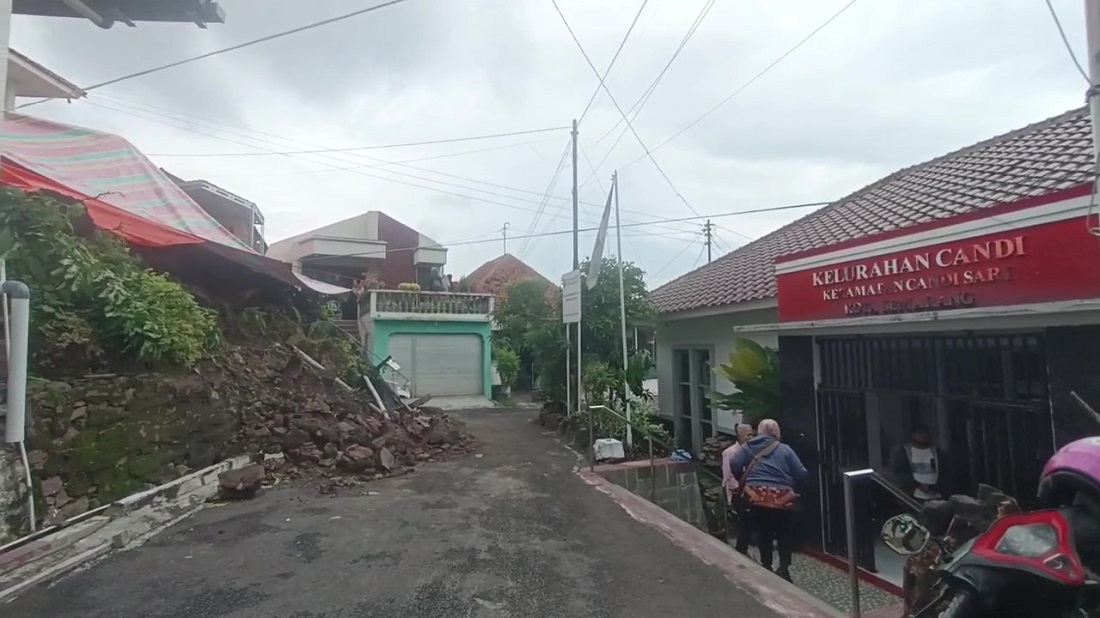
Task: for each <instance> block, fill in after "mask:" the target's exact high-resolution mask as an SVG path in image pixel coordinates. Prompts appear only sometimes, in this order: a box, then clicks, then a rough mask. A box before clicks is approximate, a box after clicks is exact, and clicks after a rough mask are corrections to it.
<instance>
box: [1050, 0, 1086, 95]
mask: <svg viewBox="0 0 1100 618" xmlns="http://www.w3.org/2000/svg"><path fill="white" fill-rule="evenodd" d="M1046 3H1047V8H1048V9H1049V10H1050V17H1051V19H1053V20H1054V25H1055V26H1056V27H1057V28H1058V34H1059V35H1060V36H1061V37H1062V43H1063V44H1065V46H1066V51H1067V52H1069V58H1070V60H1072V61H1073V65H1074V66H1076V67H1077V72H1078V73H1080V74H1081V77H1084V78H1085V81H1086V82H1088V83H1089V84H1092V80H1091V79H1089V74H1088V73H1087V72H1086V71H1085V67H1083V66H1081V61H1080V60H1078V59H1077V54H1075V53H1073V46H1072V45H1070V44H1069V37H1067V36H1066V30H1065V28H1063V27H1062V20H1061V19H1058V12H1057V11H1055V10H1054V5H1053V4H1051V3H1050V0H1046Z"/></svg>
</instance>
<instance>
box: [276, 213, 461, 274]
mask: <svg viewBox="0 0 1100 618" xmlns="http://www.w3.org/2000/svg"><path fill="white" fill-rule="evenodd" d="M268 255H269V256H271V257H273V258H275V259H277V260H282V261H284V262H289V263H290V264H291V266H292V267H293V268H294V271H295V272H299V273H301V274H303V275H306V276H308V277H312V278H314V279H317V280H320V281H324V282H326V283H331V284H334V285H341V286H344V287H351V286H352V285H353V284H354V283H355V282H356V281H359V280H360V279H362V278H363V277H364V275H368V274H369V275H370V276H371V277H372V278H374V279H376V280H377V281H379V282H380V283H381V284H382V286H383V287H385V288H387V289H392V290H396V289H397V287H398V286H399V285H401V284H402V283H417V284H419V285H420V287H421V288H422V289H424V290H430V289H435V288H438V287H440V285H441V283H442V280H443V267H444V266H446V264H447V250H446V249H445V248H444V247H443V246H442V245H440V244H439V243H438V242H436V241H434V240H432V239H431V238H428V237H427V236H425V235H423V234H421V233H420V232H418V231H416V230H414V229H413V228H411V227H409V226H407V225H405V224H404V223H401V222H400V221H398V220H397V219H394V218H393V217H390V216H389V215H387V214H385V213H383V212H379V211H377V210H371V211H368V212H365V213H363V214H361V215H357V216H354V217H351V218H350V219H344V220H343V221H337V222H336V223H330V224H329V225H326V226H323V227H319V228H317V229H315V230H311V231H308V232H303V233H301V234H297V235H295V236H291V237H290V238H286V239H283V240H280V241H278V242H275V243H272V244H271V247H270V248H268Z"/></svg>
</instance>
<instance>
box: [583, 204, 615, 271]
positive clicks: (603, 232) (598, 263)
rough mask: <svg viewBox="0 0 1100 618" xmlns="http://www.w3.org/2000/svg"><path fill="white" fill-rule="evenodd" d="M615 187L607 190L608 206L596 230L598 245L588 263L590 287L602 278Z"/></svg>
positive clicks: (605, 207) (604, 209) (593, 248)
mask: <svg viewBox="0 0 1100 618" xmlns="http://www.w3.org/2000/svg"><path fill="white" fill-rule="evenodd" d="M614 191H615V187H614V186H612V187H611V191H608V192H607V206H604V208H603V218H602V219H600V229H599V231H598V232H596V246H594V247H592V259H591V261H590V262H589V264H588V289H590V290H591V289H592V288H594V287H596V282H597V281H599V279H600V268H601V267H602V266H603V245H604V242H606V241H607V220H608V219H609V218H611V197H612V195H614Z"/></svg>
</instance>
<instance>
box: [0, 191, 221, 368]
mask: <svg viewBox="0 0 1100 618" xmlns="http://www.w3.org/2000/svg"><path fill="white" fill-rule="evenodd" d="M78 226H79V227H80V228H81V229H84V228H88V230H89V231H87V232H86V233H84V234H78V233H77V231H76V230H77V227H78ZM0 256H2V257H4V258H5V259H6V260H7V264H8V276H9V277H11V278H13V279H16V278H18V279H21V280H23V281H24V282H25V283H26V284H27V285H29V286H30V288H31V293H32V299H33V300H32V302H31V320H32V329H33V333H34V335H35V336H37V337H40V338H42V339H43V340H44V341H47V342H49V343H50V344H52V345H61V346H65V345H91V346H94V345H98V344H103V345H112V346H113V347H116V348H117V349H119V350H120V351H123V352H127V353H131V354H133V355H135V356H137V357H138V358H141V359H144V360H164V361H168V362H171V363H177V364H181V365H184V366H188V367H190V366H193V365H195V364H196V363H197V362H198V361H199V360H201V359H202V358H203V357H204V356H206V355H207V354H208V353H209V352H210V351H211V349H212V348H213V347H214V346H215V345H216V344H217V343H218V342H219V331H218V328H217V321H216V315H215V313H214V312H213V311H211V310H209V309H206V308H204V307H202V306H201V305H199V304H198V302H196V301H195V298H194V297H193V296H192V295H191V294H190V293H189V292H187V290H185V289H184V288H183V287H182V286H181V285H180V284H178V283H176V282H174V281H172V280H171V279H169V278H168V277H166V276H165V275H162V274H159V273H156V272H153V271H152V270H149V269H147V268H145V267H143V266H142V265H141V263H140V262H139V261H138V260H137V258H135V257H134V256H133V255H131V254H130V251H129V249H128V248H127V246H126V244H125V243H124V242H122V241H121V240H120V239H118V238H117V237H115V236H112V235H109V234H107V233H104V232H101V231H99V230H95V229H91V226H90V225H88V222H87V218H86V213H85V211H84V209H83V207H81V206H79V205H65V204H62V203H60V202H58V201H56V200H53V199H51V198H48V197H46V196H43V195H40V194H26V193H22V192H19V191H14V190H0Z"/></svg>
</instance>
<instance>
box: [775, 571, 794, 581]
mask: <svg viewBox="0 0 1100 618" xmlns="http://www.w3.org/2000/svg"><path fill="white" fill-rule="evenodd" d="M775 574H776V575H778V576H780V577H782V578H783V579H785V580H787V581H788V582H790V583H792V584H793V583H794V581H793V580H792V579H791V571H790V569H788V568H787V567H779V570H778V571H776V572H775Z"/></svg>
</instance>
